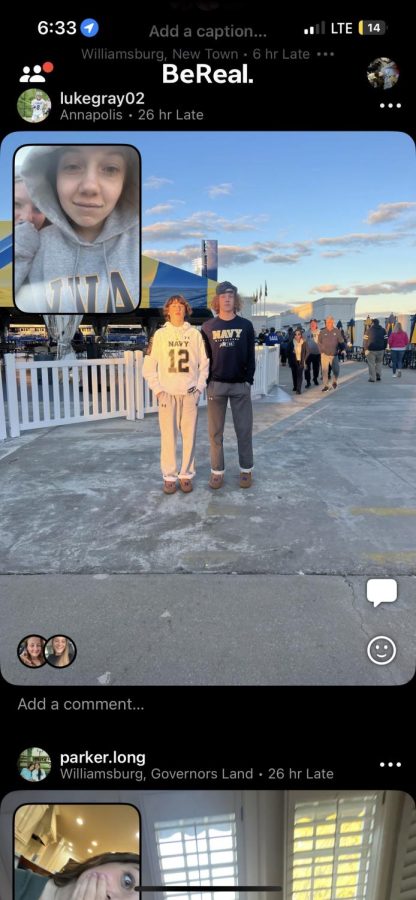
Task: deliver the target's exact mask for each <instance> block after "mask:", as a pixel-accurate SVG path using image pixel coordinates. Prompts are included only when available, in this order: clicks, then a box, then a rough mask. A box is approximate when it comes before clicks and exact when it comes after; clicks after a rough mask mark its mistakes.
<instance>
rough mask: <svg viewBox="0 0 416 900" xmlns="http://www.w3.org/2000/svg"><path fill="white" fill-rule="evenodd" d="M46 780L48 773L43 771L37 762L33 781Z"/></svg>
mask: <svg viewBox="0 0 416 900" xmlns="http://www.w3.org/2000/svg"><path fill="white" fill-rule="evenodd" d="M44 778H46V772H44V771H43V769H41V765H40V762H35V764H34V768H33V772H32V781H43V779H44Z"/></svg>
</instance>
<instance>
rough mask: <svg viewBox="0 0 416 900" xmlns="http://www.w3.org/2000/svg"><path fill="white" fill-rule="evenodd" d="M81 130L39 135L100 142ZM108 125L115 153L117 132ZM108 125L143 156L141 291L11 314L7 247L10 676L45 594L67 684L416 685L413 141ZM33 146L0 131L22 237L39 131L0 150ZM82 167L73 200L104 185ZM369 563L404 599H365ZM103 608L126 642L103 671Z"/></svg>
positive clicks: (5, 558) (46, 674)
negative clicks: (66, 310)
mask: <svg viewBox="0 0 416 900" xmlns="http://www.w3.org/2000/svg"><path fill="white" fill-rule="evenodd" d="M25 137H26V135H25ZM89 137H90V136H89V135H88V134H87V133H73V134H71V135H68V136H65V135H64V134H63V133H62V132H61V133H59V139H58V137H57V135H56V134H54V133H44V134H42V138H39V139H38V143H39V144H40V145H43V144H45V145H46V144H48V145H55V144H57V143H59V144H61V145H65V144H69V145H71V147H72V148H73V147H74V146H75V147H76V148H77V152H78V153H80V152H81V154H82V155H84V156H85V153H86V152H87V155H88V154H89V156H88V158H90V156H91V154H92V153H95V154H96V155H97V152H98V151H97V149H96V142H97V135H96V134H95V135H94V141H95V144H94V149H93V150H91V149H90V150H89V151H84V150H83V149H82V145H85V146H88V145H89V144H90V143H92V142H91V141H90V140H89ZM100 142H102V143H103V144H104V145H106V146H107V147H108V146H110V145H111V148H112V152H113V151H114V147H113V145H114V135H113V136H111V135H109V134H106V133H104V132H103V133H102V134H100ZM119 142H120V146H122V145H124V146H128V147H129V148H130V147H132V146H136V147H137V149H138V151H139V152H140V156H141V160H142V179H143V181H142V251H143V254H142V263H141V298H140V305H139V306H138V307H137V309H135V310H134V311H131V312H129V313H128V314H126V313H125V312H124V314H123V315H122V316H117V315H116V314H113V315H110V314H108V315H105V314H104V315H103V314H96V315H94V314H92V313H91V311H89V309H88V307H86V312H85V314H82V304H81V306H80V305H78V307H77V312H78V315H67V316H64V315H54V314H45V315H41V314H40V312H38V311H34V312H29V311H25V312H24V311H23V309H22V308H21V309H17V308H16V307H15V306H14V305H13V299H12V294H11V266H10V265H9V264H8V259H9V257H8V256H7V251H6V247H5V248H4V250H5V252H4V257H3V258H4V262H5V266H4V267H3V269H2V292H1V302H2V309H1V322H2V329H3V337H2V345H1V347H2V352H3V375H4V380H3V398H2V401H1V413H2V419H1V420H0V428H2V437H3V441H2V445H1V451H0V452H1V453H2V457H3V458H2V472H1V476H0V477H1V478H2V486H3V491H4V496H5V498H6V502H5V507H4V510H5V530H4V534H3V540H2V547H1V554H0V564H1V571H2V573H3V580H4V579H6V580H5V581H4V584H5V585H6V586H7V595H8V597H9V598H10V609H9V615H10V617H11V621H12V624H13V633H14V634H15V637H16V640H15V646H14V647H13V648H11V646H9V647H3V657H2V658H3V665H4V666H5V669H6V670H7V673H8V677H10V678H11V679H12V680H19V681H20V680H23V681H24V679H25V678H27V677H29V676H28V673H27V672H25V670H24V668H23V667H22V666H19V662H18V660H17V659H16V646H17V645H18V643H19V641H20V640H21V638H22V635H28V634H32V633H33V634H41V635H42V634H44V633H46V632H48V633H49V632H50V631H51V627H50V609H51V604H52V605H53V608H54V610H55V611H58V613H59V615H58V617H57V618H58V621H56V625H54V630H55V631H56V633H62V634H69V635H71V636H72V637H73V638H74V639H75V641H76V644H77V647H78V656H77V661H76V665H74V666H72V667H71V669H70V670H68V672H65V673H60V677H61V678H62V677H64V678H65V679H67V681H66V682H65V683H71V681H72V683H76V682H77V681H80V682H82V683H85V682H90V681H92V682H93V681H94V679H95V678H97V677H107V683H111V682H116V683H117V682H119V681H122V682H126V683H137V681H138V680H139V682H140V683H146V684H147V683H150V684H156V683H163V684H178V683H184V684H200V683H206V684H220V683H221V684H223V683H233V684H235V683H237V684H242V683H258V684H264V683H273V684H274V683H371V684H373V683H376V684H384V683H387V684H395V683H402V682H403V681H406V680H408V679H409V677H411V675H412V674H413V671H414V652H413V650H412V647H411V644H410V641H409V637H408V635H409V633H410V632H411V627H412V625H413V621H414V620H413V618H412V617H414V612H413V611H412V608H411V602H410V601H411V596H410V593H411V577H412V573H413V571H414V564H415V559H416V557H415V552H414V549H413V548H414V538H415V531H416V528H415V510H414V508H413V506H412V503H411V494H412V487H413V485H414V475H415V471H414V470H415V463H414V454H413V452H412V446H413V443H414V431H415V426H414V415H413V414H412V408H413V403H414V397H415V389H416V376H415V368H416V327H415V321H416V320H415V305H414V300H413V299H412V297H414V291H415V285H416V281H415V278H414V277H412V276H413V275H414V273H413V272H412V263H411V255H412V253H411V249H412V246H413V244H414V233H415V224H416V220H415V207H416V201H415V200H414V146H413V142H412V141H411V139H410V138H409V137H408V136H407V135H405V134H400V133H394V134H393V133H379V134H377V133H331V132H325V133H324V132H320V133H306V132H298V133H274V132H271V133H269V132H255V133H251V132H250V133H249V132H234V133H232V132H230V133H203V132H201V133H169V134H167V133H163V134H162V133H147V134H141V135H140V136H139V137H138V136H137V135H134V139H133V137H132V135H131V134H130V133H125V134H124V133H120V135H119ZM24 143H25V142H24V141H22V139H21V136H19V135H12V136H10V137H9V138H8V139H6V141H5V142H4V149H3V153H2V170H1V178H2V182H4V183H5V184H6V182H7V184H6V191H5V196H6V201H5V204H6V205H5V207H4V208H3V212H2V218H3V219H4V220H5V221H4V222H3V234H4V235H5V236H7V234H8V233H10V217H11V195H12V192H13V190H14V191H15V192H16V190H18V191H20V193H21V191H22V189H24V190H25V191H26V192H27V194H28V197H27V198H26V206H25V211H24V212H19V210H20V209H21V207H20V206H19V205H18V204H17V201H16V194H15V205H14V213H15V220H16V216H18V215H20V216H21V219H20V222H19V223H17V224H16V221H15V233H16V234H17V233H21V232H19V230H20V229H21V228H25V230H26V232H27V231H28V230H30V232H31V233H34V232H35V231H38V232H39V233H40V234H41V235H42V232H44V236H43V237H42V240H43V242H44V243H45V242H46V239H47V236H48V235H47V230H48V228H49V227H50V226H49V225H48V223H47V222H46V223H45V221H42V222H40V221H39V212H40V214H41V215H43V214H44V213H45V215H46V213H47V211H43V210H42V209H40V210H39V202H38V203H37V204H35V200H37V201H39V196H38V194H37V196H36V197H35V196H31V193H30V192H31V190H33V188H32V180H31V175H30V177H28V178H26V180H25V172H27V171H28V170H29V167H28V160H29V162H30V160H31V158H32V157H35V156H36V155H37V156H38V157H39V155H42V151H40V154H39V153H37V154H36V153H34V149H35V150H36V145H35V147H34V148H33V147H32V148H31V149H29V150H27V151H26V156H25V154H24V162H23V166H22V172H21V173H20V172H18V173H16V172H15V173H14V180H13V178H12V176H11V169H9V166H8V160H9V159H10V158H11V156H12V155H13V154H14V152H15V151H16V150H18V148H19V147H21V146H22V145H23V144H24ZM98 146H99V145H98ZM132 152H134V151H132ZM19 153H20V154H21V153H22V150H19V152H18V154H16V156H17V158H19ZM71 153H73V149H72V150H71ZM67 155H68V153H67V154H66V156H67ZM65 158H66V157H65ZM16 175H17V177H16ZM22 179H23V180H22ZM81 181H82V184H81V186H80V187H79V186H78V187H77V190H80V191H81V193H82V196H83V197H84V198H85V196H86V195H87V194H88V197H91V195H92V193H94V192H98V190H99V187H97V186H96V185H95V184H93V183H92V181H91V180H89V181H88V184H87V186H85V184H84V183H83V182H84V179H83V178H82V179H81ZM95 196H97V194H96V193H94V197H95ZM7 198H8V199H7ZM83 202H84V201H83ZM91 202H92V201H91ZM94 202H95V201H94ZM88 203H90V200H88ZM64 212H65V214H66V215H67V216H68V214H69V213H68V212H66V211H65V207H64ZM28 223H29V225H30V228H28ZM75 280H76V279H75V278H74V279H73V281H74V284H75ZM74 289H75V288H74ZM17 497H18V498H19V501H18V502H16V498H17ZM25 574H30V575H31V576H32V578H31V580H30V582H28V581H27V580H26V581H25V579H24V577H22V576H24V575H25ZM138 575H140V576H143V577H140V579H139V578H138V577H137V576H138ZM166 576H168V577H166ZM368 579H373V580H376V581H380V582H383V581H384V580H385V579H390V580H391V579H396V580H397V582H398V595H397V594H396V600H397V602H394V603H393V602H391V601H390V600H389V601H386V602H384V601H383V600H382V599H381V600H380V603H378V602H376V603H373V602H372V601H371V602H368V600H369V596H368V595H366V583H367V581H368ZM34 586H35V589H36V592H37V594H38V595H40V596H41V600H40V602H39V603H38V604H37V618H36V622H35V621H34V619H33V614H32V610H31V602H32V598H33V590H34ZM75 586H76V588H75V594H76V597H77V598H78V599H77V601H76V602H74V601H73V599H71V598H73V596H74V587H75ZM45 591H46V594H47V598H46V596H45ZM80 597H82V598H84V602H83V604H82V619H83V629H84V633H83V635H81V634H80V622H79V616H78V621H77V620H76V619H77V617H76V613H75V610H76V607H77V602H78V600H79V598H80ZM43 598H45V599H43ZM120 599H121V600H122V614H121V613H119V612H117V609H121V607H120V606H119V602H120ZM16 601H17V602H16ZM87 608H88V610H89V612H88V615H87V612H86V610H87ZM103 609H105V610H106V615H105V618H106V620H107V623H108V621H109V620H110V621H111V623H112V627H113V629H114V631H115V634H116V635H117V644H118V646H117V647H115V648H114V649H113V650H112V653H111V655H110V656H111V659H110V660H109V661H108V663H107V664H106V665H105V666H103V664H102V660H101V653H100V635H101V631H102V628H103V627H104V623H103V622H102V621H101V620H100V614H101V613H102V610H103ZM12 610H13V611H12ZM84 619H85V622H84ZM132 624H133V627H131V626H132ZM35 625H36V627H35ZM93 626H94V627H93ZM379 635H380V636H382V637H383V640H384V639H385V638H386V636H387V637H388V639H389V640H392V641H393V642H394V644H395V646H396V650H397V652H396V653H395V654H394V656H393V657H392V659H391V665H388V666H387V664H381V663H380V662H377V661H375V660H374V659H371V654H369V653H368V652H366V647H367V644H369V643H370V642H371V641H372V640H373V639H375V638H377V636H379ZM82 637H83V638H84V640H85V645H84V650H82V648H81V646H80V638H82ZM155 647H157V652H156V653H155V652H154V649H155ZM124 659H128V660H130V661H131V666H132V668H131V671H130V672H126V667H125V665H124ZM374 662H376V665H374ZM389 662H390V661H389ZM384 666H385V667H384ZM45 669H48V667H44V668H43V669H42V673H41V678H42V679H47V678H53V677H55V675H54V673H53V672H52V673H51V672H50V671H49V670H48V671H45ZM101 670H103V671H101ZM43 683H44V682H43Z"/></svg>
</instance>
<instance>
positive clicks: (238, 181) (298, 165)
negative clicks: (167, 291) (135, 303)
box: [138, 132, 416, 314]
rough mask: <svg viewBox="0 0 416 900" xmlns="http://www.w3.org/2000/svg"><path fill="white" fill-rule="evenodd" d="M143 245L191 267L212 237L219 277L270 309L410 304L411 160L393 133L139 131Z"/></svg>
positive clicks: (415, 213) (414, 225) (415, 298)
mask: <svg viewBox="0 0 416 900" xmlns="http://www.w3.org/2000/svg"><path fill="white" fill-rule="evenodd" d="M138 145H139V146H140V150H141V154H142V162H143V252H144V253H145V254H148V255H150V256H153V257H156V258H157V259H161V260H163V261H165V262H169V263H171V264H172V265H175V266H181V267H183V268H185V269H192V261H193V260H194V259H195V258H196V257H197V256H198V255H199V253H200V242H201V239H202V238H211V239H216V240H218V243H219V278H220V279H221V280H222V279H227V280H230V281H232V282H233V283H234V284H237V285H238V287H239V289H240V292H241V293H242V294H243V295H245V296H251V295H252V294H253V293H254V292H255V291H256V289H257V290H258V289H259V288H260V285H262V287H263V292H264V282H265V281H266V282H267V289H268V298H267V303H268V306H267V308H268V310H269V312H273V311H279V309H286V308H287V307H288V306H290V305H292V304H296V303H303V302H305V301H308V300H309V301H310V300H313V299H316V298H317V297H322V296H324V295H325V294H328V295H331V296H358V297H359V302H358V303H357V308H356V312H357V313H358V314H361V313H362V314H366V313H367V312H373V313H375V312H382V311H386V312H390V311H391V310H394V311H395V312H412V311H415V309H416V267H415V265H414V257H415V244H416V191H415V185H416V177H415V176H416V166H415V148H414V144H413V141H412V140H411V138H410V137H408V136H407V135H405V134H402V133H400V132H382V133H373V132H371V133H358V132H357V133H351V132H348V133H343V132H328V133H324V132H319V133H318V132H316V133H309V132H297V133H285V132H280V133H279V132H262V133H256V132H254V133H253V132H229V133H217V132H214V133H195V132H192V133H189V132H187V133H186V132H183V133H170V134H166V133H164V134H161V133H146V134H142V135H141V136H140V140H139V141H138Z"/></svg>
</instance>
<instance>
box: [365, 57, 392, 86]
mask: <svg viewBox="0 0 416 900" xmlns="http://www.w3.org/2000/svg"><path fill="white" fill-rule="evenodd" d="M399 74H400V73H399V68H398V66H397V63H395V62H394V61H393V60H392V59H388V57H387V56H379V57H378V58H377V59H373V62H371V63H370V65H369V66H368V69H367V79H368V82H369V84H370V85H371V87H373V88H381V89H382V90H383V91H388V90H389V89H390V88H392V87H394V85H395V84H396V82H397V81H398V78H399Z"/></svg>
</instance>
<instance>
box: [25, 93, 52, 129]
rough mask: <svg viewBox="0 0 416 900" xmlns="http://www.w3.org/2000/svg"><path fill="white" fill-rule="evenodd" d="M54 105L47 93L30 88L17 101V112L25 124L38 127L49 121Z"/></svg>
mask: <svg viewBox="0 0 416 900" xmlns="http://www.w3.org/2000/svg"><path fill="white" fill-rule="evenodd" d="M51 107H52V103H51V100H50V98H49V97H48V95H47V94H46V93H45V91H41V90H39V89H38V90H34V89H33V88H30V89H29V90H27V91H23V94H20V97H19V98H18V101H17V112H18V113H19V116H21V117H22V119H24V121H25V122H30V123H31V124H32V125H38V124H39V123H40V122H44V121H45V119H47V117H48V115H49V113H50V111H51Z"/></svg>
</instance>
